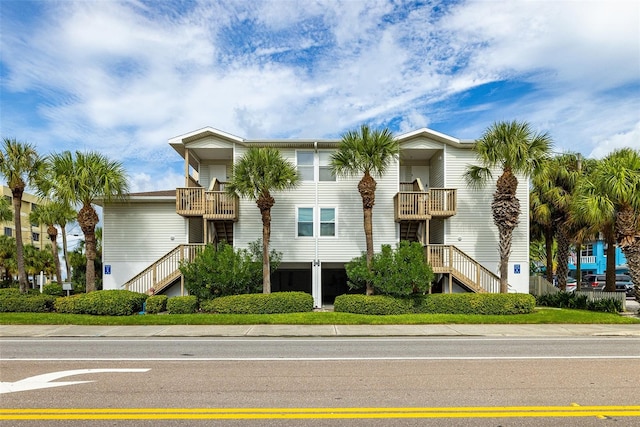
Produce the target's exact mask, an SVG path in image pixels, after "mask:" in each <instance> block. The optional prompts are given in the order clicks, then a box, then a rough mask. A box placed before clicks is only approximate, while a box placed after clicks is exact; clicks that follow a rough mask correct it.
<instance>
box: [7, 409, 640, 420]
mask: <svg viewBox="0 0 640 427" xmlns="http://www.w3.org/2000/svg"><path fill="white" fill-rule="evenodd" d="M515 417H523V418H531V417H540V418H541V417H599V418H600V417H640V406H503V407H483V406H478V407H453V408H446V407H436V408H416V407H410V408H116V409H114V408H25V409H2V408H0V420H179V419H192V420H195V419H220V420H223V419H224V420H228V419H238V420H239V419H340V418H342V419H348V418H349V419H355V418H515Z"/></svg>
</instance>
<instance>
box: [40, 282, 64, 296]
mask: <svg viewBox="0 0 640 427" xmlns="http://www.w3.org/2000/svg"><path fill="white" fill-rule="evenodd" d="M42 293H43V294H47V295H54V296H57V297H63V296H65V295H66V292H65V291H63V290H62V285H59V284H57V283H49V284H48V285H44V286H43V287H42Z"/></svg>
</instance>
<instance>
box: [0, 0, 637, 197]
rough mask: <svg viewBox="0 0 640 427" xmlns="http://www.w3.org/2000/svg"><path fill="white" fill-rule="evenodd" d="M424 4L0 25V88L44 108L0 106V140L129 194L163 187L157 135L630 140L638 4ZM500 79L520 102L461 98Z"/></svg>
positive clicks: (218, 9) (223, 9)
mask: <svg viewBox="0 0 640 427" xmlns="http://www.w3.org/2000/svg"><path fill="white" fill-rule="evenodd" d="M37 4H40V2H37ZM43 4H44V3H43ZM432 4H433V6H434V7H435V6H438V7H439V10H440V12H438V11H436V10H435V9H434V8H431V7H428V6H424V7H417V6H415V5H411V6H409V7H407V4H405V3H403V2H394V1H384V0H377V1H287V2H286V7H283V2H281V1H262V2H231V1H224V2H212V1H204V0H203V1H201V2H199V3H197V4H193V3H189V7H191V9H188V10H167V9H169V8H170V6H169V5H170V4H169V3H162V4H161V5H156V4H151V3H144V2H116V1H102V2H86V1H68V2H55V3H46V8H45V9H44V11H43V14H42V15H40V16H39V18H37V21H35V22H34V23H32V26H29V27H27V28H22V25H23V24H24V22H15V21H14V20H11V19H3V21H2V25H3V33H2V37H1V38H0V47H1V48H2V52H3V56H2V59H1V60H2V65H3V67H4V68H5V69H6V70H7V72H6V78H5V75H3V82H2V90H3V91H7V92H8V93H9V92H10V93H11V94H22V93H27V94H31V93H33V92H37V93H38V94H39V96H41V97H42V98H43V99H44V100H45V101H40V102H39V103H37V104H35V105H36V107H35V108H32V109H31V110H33V111H36V112H37V114H38V115H37V116H33V117H30V118H29V119H27V118H25V117H24V116H23V114H22V112H21V111H19V110H13V109H12V108H11V106H9V108H7V106H5V103H4V102H3V116H4V117H3V119H2V128H3V132H7V131H10V132H11V134H10V136H13V134H17V135H16V136H18V137H19V138H20V139H23V138H26V139H28V140H31V141H36V142H37V144H38V146H39V148H41V149H42V151H44V152H49V151H54V150H55V151H59V150H62V149H72V150H75V149H82V150H88V149H91V150H99V151H101V152H103V153H105V154H107V155H108V156H110V157H113V158H115V159H118V160H121V161H123V162H125V164H126V165H127V168H128V170H129V173H130V175H131V177H132V187H133V189H136V190H137V191H149V190H153V189H167V188H172V187H173V186H175V185H174V184H173V182H175V181H179V180H181V179H182V178H179V179H178V177H180V176H181V169H180V167H179V166H178V167H177V169H175V172H174V171H173V169H172V170H171V171H169V173H168V176H167V178H166V180H163V178H162V177H163V176H164V175H165V174H166V173H167V164H171V165H172V166H171V167H172V168H173V167H175V166H174V165H176V164H179V163H180V158H179V156H178V155H177V154H176V153H175V152H173V150H172V149H171V148H170V147H169V146H168V144H167V139H168V138H170V137H172V136H175V135H180V134H183V133H186V132H189V131H191V130H193V129H198V128H202V127H204V126H213V127H216V128H219V129H222V130H224V131H227V132H230V133H233V134H236V135H239V136H242V137H246V138H265V137H327V136H330V137H334V136H338V135H340V134H341V133H342V132H343V131H344V130H346V129H348V128H353V127H355V126H357V125H358V124H360V123H362V122H368V123H373V124H382V125H385V124H388V123H391V122H393V123H394V125H396V126H397V130H398V131H399V132H405V131H410V130H412V129H415V128H419V127H423V126H446V127H447V129H439V128H436V129H435V130H439V131H444V132H449V133H451V134H452V136H455V137H460V138H474V137H475V136H477V135H479V134H480V133H481V132H482V130H483V129H484V128H486V126H488V125H489V124H490V123H491V122H492V121H494V120H511V119H514V118H518V119H521V120H527V121H530V122H531V123H532V125H533V126H534V127H535V128H537V129H539V130H548V131H549V132H550V133H551V135H552V136H553V137H554V139H555V140H556V141H557V145H559V147H560V148H563V147H564V148H572V149H576V148H578V149H579V150H581V151H582V152H583V153H584V154H586V153H591V152H593V153H600V152H606V150H610V149H613V148H606V147H617V146H619V145H620V144H633V143H637V141H638V139H637V132H638V131H637V128H638V123H640V89H638V88H639V87H640V37H638V36H639V34H640V22H639V21H640V18H639V16H640V3H638V2H634V1H630V2H624V1H604V0H603V1H581V2H577V1H566V0H565V1H542V0H539V1H517V2H515V1H507V0H504V1H468V2H460V3H456V4H455V5H453V6H451V4H450V3H448V2H433V3H432ZM404 8H406V9H404ZM505 81H507V82H511V83H513V84H514V85H516V86H517V85H519V86H521V87H525V89H522V90H515V89H513V93H507V92H508V90H509V89H504V88H503V89H501V90H498V91H497V93H491V94H488V95H486V96H483V97H478V96H477V95H474V94H473V92H470V91H471V90H473V89H477V88H479V87H482V86H483V85H487V84H492V83H493V84H499V83H500V82H505ZM625 85H626V87H624V88H622V89H621V87H623V86H625ZM500 87H501V86H500ZM474 96H475V97H476V98H474ZM501 97H502V98H501ZM471 101H472V102H471ZM5 111H6V112H5ZM31 113H32V111H30V112H29V114H31ZM32 121H40V122H41V126H40V127H39V128H38V129H33V127H32V126H31V124H32ZM634 135H635V136H634ZM634 138H636V139H634ZM601 147H604V148H601ZM594 155H596V154H594ZM597 155H600V154H597ZM143 167H144V168H148V170H147V169H145V170H143V169H142V168H143ZM178 185H180V184H178ZM133 189H132V190H133Z"/></svg>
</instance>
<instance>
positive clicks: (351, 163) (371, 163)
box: [330, 124, 400, 295]
mask: <svg viewBox="0 0 640 427" xmlns="http://www.w3.org/2000/svg"><path fill="white" fill-rule="evenodd" d="M399 155H400V144H399V142H398V140H397V139H395V138H394V136H393V134H392V133H391V131H390V130H389V129H387V128H385V129H382V130H378V129H370V128H369V126H368V125H366V124H363V125H361V126H360V129H354V130H350V131H348V132H346V133H345V134H344V135H342V140H341V141H340V145H339V146H338V151H336V152H335V153H333V155H332V156H331V166H330V167H331V171H332V172H333V174H334V175H336V176H341V177H357V176H362V178H361V179H360V182H358V191H359V192H360V197H362V212H363V216H364V236H365V243H366V248H367V268H369V269H371V262H372V260H373V252H374V248H373V205H374V204H375V201H376V185H377V183H376V180H375V179H374V176H377V177H382V176H383V175H384V174H385V173H386V171H387V169H388V168H389V166H390V165H391V164H392V163H393V162H394V161H396V160H397V159H398V156H399ZM366 293H367V295H372V294H373V285H372V284H371V283H367V290H366Z"/></svg>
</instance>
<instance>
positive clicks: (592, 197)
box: [576, 148, 640, 299]
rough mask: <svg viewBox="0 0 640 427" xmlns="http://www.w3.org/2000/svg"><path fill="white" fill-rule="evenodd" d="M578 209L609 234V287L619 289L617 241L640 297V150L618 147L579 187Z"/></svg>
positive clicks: (637, 296) (607, 240) (607, 281)
mask: <svg viewBox="0 0 640 427" xmlns="http://www.w3.org/2000/svg"><path fill="white" fill-rule="evenodd" d="M577 198H578V203H577V204H576V210H577V212H578V213H579V214H580V215H581V217H582V218H584V219H585V220H586V221H588V222H589V223H591V224H594V225H597V226H598V227H599V229H600V230H601V231H602V233H603V234H604V237H605V241H606V243H607V244H608V247H607V269H606V285H605V290H606V291H609V292H614V291H615V243H617V244H618V245H619V246H620V248H621V249H622V251H623V252H624V254H625V257H626V258H627V263H628V264H629V273H630V275H631V278H632V280H633V282H634V284H635V285H636V299H639V298H640V295H639V293H640V292H639V288H638V285H639V284H640V152H639V151H638V150H633V149H631V148H623V149H619V150H616V151H614V152H612V153H611V154H609V155H608V156H607V157H605V158H604V159H602V160H601V161H599V162H598V163H597V164H596V166H595V168H594V170H593V172H592V173H591V174H589V176H588V178H587V179H585V180H584V181H583V182H582V184H581V185H580V186H579V189H578V196H577Z"/></svg>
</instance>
